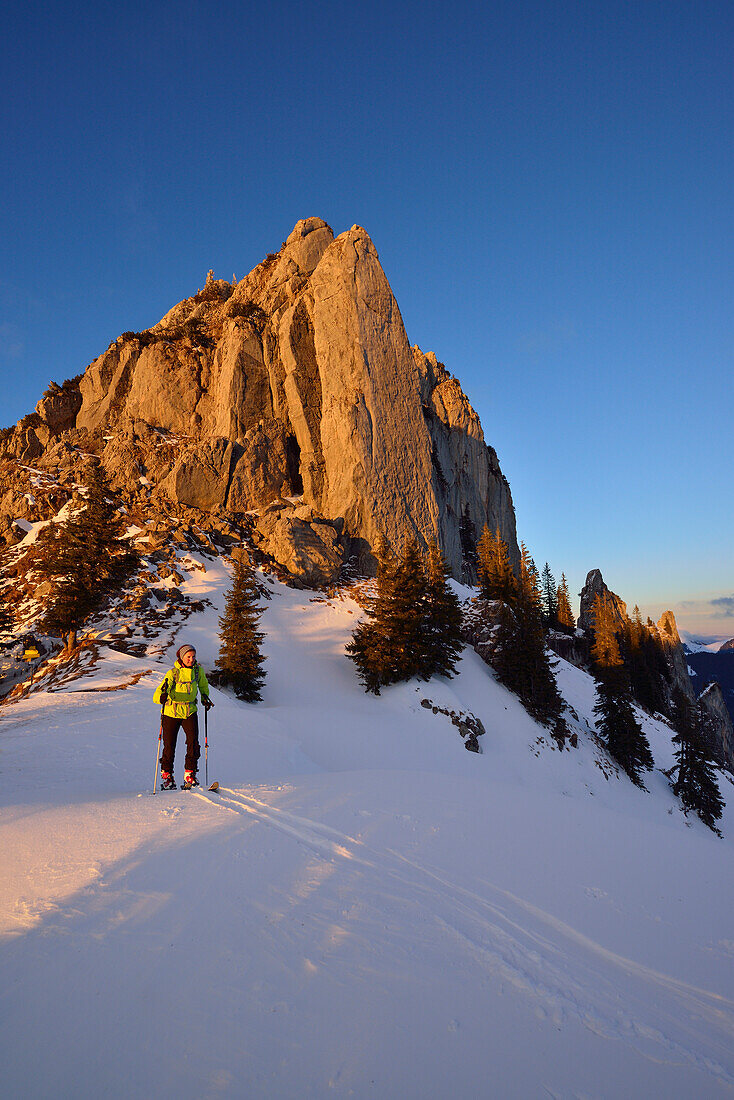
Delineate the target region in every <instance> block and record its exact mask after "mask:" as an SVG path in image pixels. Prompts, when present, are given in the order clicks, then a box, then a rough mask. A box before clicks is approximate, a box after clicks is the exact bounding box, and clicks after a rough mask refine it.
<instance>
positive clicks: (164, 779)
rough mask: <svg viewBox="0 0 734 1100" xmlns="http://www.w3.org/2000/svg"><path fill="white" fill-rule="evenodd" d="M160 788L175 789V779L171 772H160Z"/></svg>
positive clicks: (163, 789) (165, 789)
mask: <svg viewBox="0 0 734 1100" xmlns="http://www.w3.org/2000/svg"><path fill="white" fill-rule="evenodd" d="M161 790H162V791H175V790H176V781H175V779H174V778H173V772H161Z"/></svg>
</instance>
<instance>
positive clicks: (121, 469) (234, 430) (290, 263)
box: [0, 217, 518, 579]
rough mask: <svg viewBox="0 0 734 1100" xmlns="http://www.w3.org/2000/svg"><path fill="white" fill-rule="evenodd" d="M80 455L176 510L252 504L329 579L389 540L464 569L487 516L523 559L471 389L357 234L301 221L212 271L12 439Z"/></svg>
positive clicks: (14, 447)
mask: <svg viewBox="0 0 734 1100" xmlns="http://www.w3.org/2000/svg"><path fill="white" fill-rule="evenodd" d="M79 447H81V448H83V449H85V451H86V452H87V453H90V452H92V453H98V454H100V455H101V457H102V460H103V462H104V464H105V467H106V468H107V470H108V472H109V473H110V475H111V477H112V479H113V482H114V483H115V484H117V485H123V484H125V485H127V486H133V487H134V486H135V485H136V484H137V483H138V482H139V480H140V478H141V477H144V478H145V479H146V481H147V482H148V483H149V484H150V485H151V486H152V487H153V489H154V491H155V492H159V493H163V494H165V495H166V496H167V498H168V499H169V500H170V501H171V502H173V503H174V504H175V503H180V504H181V505H183V506H186V507H189V508H194V509H199V510H201V511H204V512H211V511H212V510H220V511H223V512H225V513H228V514H231V515H232V516H235V517H236V516H237V515H242V514H245V513H253V512H257V513H258V514H259V515H261V516H263V519H262V524H261V526H262V532H261V536H262V539H263V542H264V544H267V545H270V546H271V547H272V550H273V553H274V554H275V553H276V552H277V554H279V555H280V558H281V560H282V559H283V558H287V559H288V561H289V562H290V563H291V565H292V566H293V568H294V569H295V571H296V574H298V572H299V570H300V571H301V572H303V570H302V568H301V566H299V565H298V564H297V563H298V562H300V561H302V560H304V559H303V554H302V553H301V549H302V548H303V547H306V548H307V552H306V551H304V552H305V553H306V557H308V555H309V554H311V557H312V558H313V559H314V560H316V559H318V560H319V561H320V562H322V563H330V564H327V565H325V566H324V568H325V570H326V573H327V574H328V573H329V572H330V571H331V572H333V571H334V569H337V570H338V568H340V566H341V563H342V561H343V560H344V559H345V557H347V556H349V555H353V556H355V557H356V559H357V562H358V564H359V566H360V567H361V568H362V569H366V570H369V569H370V568H371V565H372V562H373V559H372V553H371V551H372V547H373V546H374V544H375V540H376V538H377V537H378V535H384V536H385V537H386V538H387V539H388V542H390V543H391V544H392V545H393V546H394V547H395V548H396V549H398V550H399V549H401V548H402V547H403V546H404V544H405V543H406V541H407V540H408V539H409V538H416V539H417V540H418V542H419V544H422V545H426V544H427V542H428V541H429V540H430V539H433V538H435V539H437V540H438V542H439V545H440V546H441V548H442V550H443V552H444V554H445V556H446V558H447V560H448V562H449V564H450V567H451V569H452V571H453V573H454V575H455V576H457V577H460V576H461V575H462V570H463V569H464V568H465V562H466V554H467V550H468V549H469V548H470V544H473V542H474V541H475V540H476V539H477V538H478V536H479V535H480V534H481V530H482V528H483V526H484V525H485V524H488V525H489V526H490V528H491V529H492V530H494V529H495V528H498V529H499V530H500V532H501V534H502V536H503V538H504V539H505V541H506V542H507V544H508V547H509V549H510V555H511V557H512V558H513V560H515V561H517V559H518V548H517V539H516V534H515V516H514V510H513V506H512V499H511V496H510V490H509V486H508V484H507V481H506V480H505V478H504V476H503V475H502V471H501V470H500V466H499V462H498V460H497V455H496V453H495V452H494V450H493V449H492V448H491V447H489V446H488V445H487V444H486V442H485V440H484V433H483V431H482V426H481V424H480V422H479V418H478V416H477V414H476V412H475V411H474V409H473V408H472V406H471V404H470V402H469V400H468V399H467V397H466V395H465V394H464V393H463V391H462V389H461V386H460V384H459V382H458V381H457V380H456V379H455V378H453V377H452V376H451V374H450V373H449V372H448V371H447V370H446V368H445V367H444V366H443V364H441V363H440V362H439V361H438V360H437V358H436V356H435V355H432V354H430V353H429V354H425V353H423V352H422V351H421V350H420V349H419V348H418V347H417V346H415V347H412V348H411V346H410V344H409V342H408V338H407V335H406V332H405V327H404V325H403V321H402V317H401V315H400V311H399V309H398V305H397V302H396V301H395V297H394V295H393V293H392V290H391V288H390V285H389V283H388V280H387V277H386V275H385V273H384V271H383V269H382V266H381V264H380V260H379V256H378V254H377V250H376V248H375V246H374V244H373V242H372V240H371V239H370V237H369V234H368V233H367V232H366V230H365V229H363V228H362V227H361V226H357V225H354V226H352V228H351V229H349V230H347V231H346V232H344V233H341V234H339V235H338V236H336V237H335V236H334V233H333V231H332V229H331V228H330V227H329V226H328V225H327V223H326V222H325V221H323V220H322V219H321V218H316V217H311V218H305V219H303V220H301V221H299V222H297V223H296V225H295V226H294V228H293V230H292V232H291V233H290V234H289V235H288V237H287V238H286V240H285V241H284V243H283V245H282V246H281V248H280V250H279V251H278V252H274V253H270V254H269V255H268V256H266V257H265V259H264V260H262V261H261V262H260V263H259V264H258V265H257V266H256V267H254V268H253V269H252V271H251V272H250V273H249V274H248V275H247V276H245V278H243V279H240V280H239V281H237V282H228V281H226V280H223V279H216V278H214V276H213V273H210V274H209V276H207V279H206V281H205V284H204V287H203V288H201V289H199V290H198V291H197V293H196V294H194V295H193V296H192V297H190V298H187V299H185V300H184V301H182V302H179V303H178V304H176V305H175V306H173V307H172V309H170V310H169V311H168V312H167V313H166V314H165V316H164V317H163V318H161V320H160V321H159V322H158V323H157V324H156V325H154V326H153V327H152V328H150V329H148V330H146V331H144V332H139V333H134V332H125V333H123V334H122V336H120V337H118V338H117V339H116V340H115V341H114V342H113V343H112V344H110V346H109V347H108V348H107V350H106V351H105V352H104V353H103V354H102V355H100V356H99V357H98V358H97V359H95V361H94V362H93V363H92V364H90V366H89V367H88V368H87V370H86V371H85V372H84V374H83V375H81V376H80V377H79V378H78V379H74V380H71V382H69V383H65V384H64V386H63V387H56V388H55V389H52V390H51V391H49V392H47V394H46V395H45V396H44V398H43V399H42V401H41V402H39V404H38V406H37V409H36V413H35V414H32V415H31V416H30V417H25V418H24V419H23V420H22V421H21V422H20V423H19V424H18V425H17V426H16V428H14V429H12V430H8V431H6V432H4V433H3V438H2V440H1V441H0V448H2V450H3V452H4V453H5V455H6V456H7V457H9V458H14V459H16V460H21V461H23V462H28V461H33V462H35V463H36V464H38V465H39V466H43V465H44V464H47V465H49V466H50V467H52V466H53V463H54V462H55V461H57V460H60V456H63V455H67V454H68V453H70V452H73V451H74V449H75V448H79ZM11 498H12V494H11ZM16 503H17V502H14V500H13V499H11V500H10V501H9V503H8V508H10V510H11V511H12V509H13V508H14V507H15V506H16ZM271 505H276V506H277V508H278V509H279V511H278V515H279V519H278V523H277V524H273V523H272V522H271V521H269V520H268V521H266V520H265V518H264V512H265V510H266V509H268V508H269V507H270V506H271ZM296 509H305V510H306V513H307V514H308V517H310V518H305V515H302V514H299V515H295V514H292V513H295V511H296ZM6 514H7V515H8V516H9V513H6ZM1 519H2V517H0V538H5V540H6V541H8V540H9V539H10V540H12V532H10V531H9V525H6V526H5V529H4V530H3V529H2V522H1ZM319 524H320V525H321V526H320V527H319ZM326 528H328V531H330V532H334V533H335V536H334V538H332V536H331V535H330V534H329V533H328V531H327V530H326ZM324 537H325V538H326V542H325V543H324V541H323V539H324ZM273 540H277V541H273ZM316 542H318V543H319V546H316ZM309 547H310V549H308V548H309ZM288 548H290V550H289V549H288ZM471 548H473V545H472V547H471ZM289 568H290V566H289ZM307 572H308V570H307ZM317 572H318V571H317ZM309 576H311V577H313V576H314V574H313V573H309ZM322 579H323V578H322Z"/></svg>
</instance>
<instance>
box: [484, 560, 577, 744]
mask: <svg viewBox="0 0 734 1100" xmlns="http://www.w3.org/2000/svg"><path fill="white" fill-rule="evenodd" d="M491 663H492V667H493V668H494V670H495V672H496V673H497V677H498V679H499V680H500V681H501V682H502V683H503V684H505V686H506V687H508V688H509V689H510V691H513V692H514V693H515V694H516V695H517V696H518V697H519V698H520V701H521V702H522V704H523V706H524V707H525V709H526V710H527V712H528V714H530V715H531V716H532V717H533V718H535V719H536V720H537V721H539V722H542V723H544V724H545V725H549V726H551V727H552V729H553V736H554V737H555V738H556V740H558V742H559V743H560V744H563V743H564V741H565V737H566V734H567V732H568V729H567V726H566V723H565V720H564V718H563V709H564V703H563V699H562V698H561V695H560V693H559V691H558V686H557V684H556V680H555V676H554V675H553V669H552V666H551V660H550V657H549V655H548V649H547V647H546V641H545V630H544V628H543V608H542V600H541V593H540V588H539V585H538V571H537V569H535V567H534V564H533V560H532V558H531V557H530V554H529V553H528V551H527V549H526V547H525V546H524V545H522V546H521V557H520V576H519V579H518V581H517V585H516V596H515V601H514V604H513V606H509V605H507V604H504V605H503V607H502V608H501V610H500V615H499V619H498V622H497V624H496V628H495V632H494V637H493V641H492V657H491Z"/></svg>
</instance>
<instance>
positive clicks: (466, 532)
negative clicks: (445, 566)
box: [459, 504, 477, 579]
mask: <svg viewBox="0 0 734 1100" xmlns="http://www.w3.org/2000/svg"><path fill="white" fill-rule="evenodd" d="M459 541H460V543H461V561H462V566H463V576H464V577H465V578H469V579H470V578H472V577H473V576H474V574H475V572H476V568H477V534H476V529H475V527H474V522H473V520H472V518H471V515H470V514H469V505H468V504H465V505H464V511H463V513H462V516H461V522H460V523H459Z"/></svg>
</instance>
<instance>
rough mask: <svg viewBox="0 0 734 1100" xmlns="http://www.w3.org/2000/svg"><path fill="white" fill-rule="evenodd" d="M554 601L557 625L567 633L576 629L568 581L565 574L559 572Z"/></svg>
mask: <svg viewBox="0 0 734 1100" xmlns="http://www.w3.org/2000/svg"><path fill="white" fill-rule="evenodd" d="M556 601H557V604H558V625H559V627H560V628H561V630H565V631H567V632H568V633H569V634H573V632H574V631H575V629H576V620H575V619H574V617H573V611H572V610H571V597H570V596H569V593H568V581H567V580H566V574H565V573H561V583H560V584H559V586H558V588H557V590H556Z"/></svg>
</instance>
